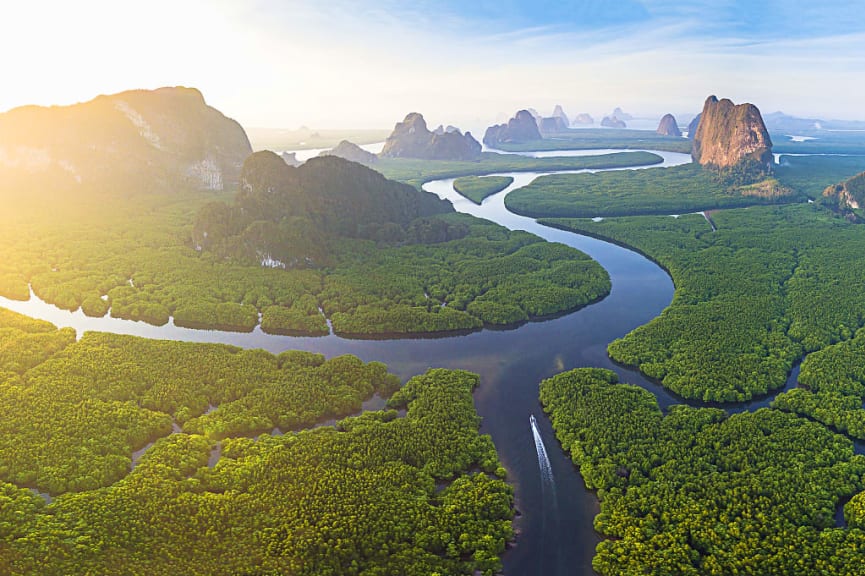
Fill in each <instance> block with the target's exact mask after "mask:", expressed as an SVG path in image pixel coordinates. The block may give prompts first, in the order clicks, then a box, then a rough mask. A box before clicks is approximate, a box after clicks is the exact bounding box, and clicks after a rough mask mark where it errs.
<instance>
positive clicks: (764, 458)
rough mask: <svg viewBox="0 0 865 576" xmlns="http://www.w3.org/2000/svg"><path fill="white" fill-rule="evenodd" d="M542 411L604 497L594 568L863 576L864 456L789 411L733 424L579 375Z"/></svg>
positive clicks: (549, 394) (549, 385) (547, 394)
mask: <svg viewBox="0 0 865 576" xmlns="http://www.w3.org/2000/svg"><path fill="white" fill-rule="evenodd" d="M540 398H541V403H542V404H543V406H544V410H545V411H546V412H547V413H549V414H550V417H551V419H552V422H553V427H554V428H555V430H556V435H557V437H558V439H559V441H560V442H561V443H562V447H563V448H564V449H565V450H566V451H567V452H568V453H569V454H570V455H571V457H572V459H573V461H574V463H575V464H577V465H578V466H579V467H580V472H581V474H582V476H583V478H584V479H585V481H586V485H587V486H588V487H589V488H591V489H595V490H597V491H598V497H599V498H600V500H601V510H600V514H599V515H598V516H597V517H596V518H595V528H596V529H597V530H598V531H599V532H601V533H602V534H604V535H605V536H607V537H608V538H610V539H608V540H604V541H602V542H601V543H600V544H599V545H598V553H597V556H596V557H595V558H594V560H593V566H594V568H595V570H597V571H598V572H599V573H601V574H603V575H613V574H683V575H689V574H692V575H695V576H696V575H702V574H737V573H738V574H762V575H776V574H777V575H781V574H830V573H831V574H849V575H853V574H859V573H861V570H862V555H863V553H865V532H863V530H862V528H863V527H865V523H863V522H862V520H863V518H865V516H863V513H862V512H863V506H862V502H863V494H865V492H863V493H860V494H859V495H858V496H856V497H854V498H853V499H852V500H851V501H850V503H848V504H847V506H846V507H845V513H846V516H847V521H848V524H849V526H850V527H851V528H849V529H838V528H832V526H833V516H834V512H835V508H836V507H837V506H838V505H839V503H840V502H841V501H842V499H844V498H846V497H849V496H852V495H853V494H855V493H856V492H858V491H860V490H862V489H863V488H865V481H863V475H865V457H863V456H856V455H854V453H853V446H852V443H851V442H850V440H849V439H846V438H844V437H842V436H840V435H837V434H833V433H831V432H829V431H828V430H826V429H825V428H824V427H823V426H821V425H819V424H816V423H813V422H809V421H807V420H805V419H802V418H798V417H796V416H794V415H791V414H785V413H783V412H779V411H776V410H770V409H762V410H758V411H757V412H755V413H743V414H738V415H735V416H730V417H727V416H726V415H725V414H724V412H723V411H721V410H719V409H714V408H699V409H696V408H690V407H687V406H673V407H671V408H670V410H669V412H668V413H667V414H666V415H663V414H662V413H661V411H660V409H659V408H658V405H657V402H656V401H655V399H654V397H653V396H652V395H651V393H649V392H647V391H645V390H643V389H641V388H638V387H635V386H629V385H624V384H618V383H617V379H616V375H615V374H614V373H613V372H610V371H606V370H598V369H578V370H573V371H570V372H566V373H563V374H560V375H558V376H555V377H553V378H550V379H548V380H545V381H543V382H542V383H541V389H540Z"/></svg>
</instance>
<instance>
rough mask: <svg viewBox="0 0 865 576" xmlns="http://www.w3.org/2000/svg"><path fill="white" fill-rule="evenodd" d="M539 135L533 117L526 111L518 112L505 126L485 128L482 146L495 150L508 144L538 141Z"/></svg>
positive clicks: (497, 125)
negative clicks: (501, 145)
mask: <svg viewBox="0 0 865 576" xmlns="http://www.w3.org/2000/svg"><path fill="white" fill-rule="evenodd" d="M540 139H541V133H540V131H539V130H538V124H537V121H536V120H535V117H534V116H532V113H531V112H529V111H528V110H520V111H519V112H517V114H516V116H514V117H513V118H511V119H510V120H508V123H507V124H496V125H495V126H490V127H489V128H487V131H486V133H485V134H484V144H486V145H487V146H490V147H491V148H495V147H496V146H497V145H499V144H504V143H509V142H530V141H532V140H540Z"/></svg>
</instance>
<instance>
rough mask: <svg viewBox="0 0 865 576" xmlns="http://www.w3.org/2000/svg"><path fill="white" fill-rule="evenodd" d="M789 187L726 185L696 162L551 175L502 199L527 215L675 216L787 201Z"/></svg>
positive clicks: (773, 183) (771, 183)
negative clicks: (707, 210) (714, 209)
mask: <svg viewBox="0 0 865 576" xmlns="http://www.w3.org/2000/svg"><path fill="white" fill-rule="evenodd" d="M796 199H797V196H796V195H795V194H794V193H793V191H792V190H790V189H788V188H785V187H783V186H779V185H778V182H777V181H775V180H771V179H770V180H766V181H764V182H762V183H761V184H759V185H753V186H745V187H742V186H730V185H727V184H724V183H722V182H720V181H719V179H718V178H717V177H716V176H715V175H713V174H712V173H711V172H709V171H708V170H703V169H702V168H701V167H700V166H699V165H696V164H684V165H682V166H674V167H671V168H652V169H648V170H621V171H614V172H598V173H595V174H552V175H549V176H542V177H540V178H537V179H535V181H534V182H532V183H531V184H529V185H528V186H524V187H522V188H519V189H517V190H514V191H513V192H511V193H510V194H508V195H507V196H506V197H505V206H507V208H508V210H511V211H512V212H516V213H517V214H522V215H524V216H531V217H533V218H543V217H571V218H590V217H595V216H625V215H638V214H679V213H684V212H696V211H698V210H706V209H712V208H722V207H723V208H731V207H739V206H750V205H752V204H763V203H776V202H790V201H793V200H796Z"/></svg>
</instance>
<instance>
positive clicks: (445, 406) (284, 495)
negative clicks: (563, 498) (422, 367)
mask: <svg viewBox="0 0 865 576" xmlns="http://www.w3.org/2000/svg"><path fill="white" fill-rule="evenodd" d="M85 340H86V341H82V346H78V345H72V346H70V347H69V348H68V350H70V351H71V353H70V355H69V356H68V357H62V355H61V356H58V357H57V358H55V359H54V360H50V361H49V362H48V363H47V364H46V365H45V366H44V368H43V369H41V372H42V377H41V378H47V377H49V375H50V377H51V378H53V379H54V383H55V384H56V385H59V386H62V387H63V388H62V390H60V391H59V393H57V394H53V395H51V394H44V393H43V396H44V401H45V402H46V403H47V406H48V409H49V410H50V412H51V413H52V416H53V418H50V417H48V416H47V415H46V417H45V418H44V420H45V421H44V422H37V423H33V424H32V425H31V428H32V429H33V430H34V431H37V430H38V431H39V433H40V434H39V435H35V434H30V435H28V436H26V437H22V436H21V435H19V436H18V450H24V449H28V450H31V451H32V452H33V453H34V454H36V453H38V454H39V458H40V459H41V460H44V461H46V462H50V463H51V465H52V466H55V467H59V466H63V465H66V466H80V469H79V470H78V473H79V474H81V475H82V476H84V475H86V474H96V473H98V469H96V470H94V469H92V468H91V467H90V466H88V464H90V462H88V458H87V454H90V453H91V452H92V453H93V454H101V453H103V452H104V451H105V449H106V448H108V446H107V442H108V441H109V440H110V439H111V438H114V439H116V438H122V437H123V436H124V435H125V436H132V435H134V434H135V433H137V432H139V430H138V429H137V428H134V427H133V426H132V425H133V423H134V422H135V420H134V418H132V417H133V416H135V415H136V414H142V415H145V414H146V415H148V418H150V419H156V420H162V419H168V421H169V422H170V418H169V417H168V416H167V415H166V414H160V413H158V412H155V411H152V410H149V409H147V408H143V407H139V406H138V405H137V404H138V403H148V402H149V403H151V404H152V403H171V402H174V401H182V402H186V401H193V402H198V401H199V400H201V401H207V400H210V399H209V398H206V396H207V395H208V394H211V393H216V394H226V395H237V394H241V395H242V394H243V392H242V389H243V388H244V387H246V388H252V390H251V391H249V392H248V393H247V394H246V395H245V396H242V397H241V399H239V400H235V401H229V402H228V404H227V405H220V407H219V408H218V409H217V410H216V411H215V412H212V413H211V414H210V415H208V416H207V417H209V416H216V415H217V414H218V413H219V412H220V411H222V410H223V407H224V406H232V405H234V404H237V403H238V402H243V399H244V398H246V399H248V398H251V397H252V396H254V395H255V394H256V393H257V392H261V391H262V390H264V389H266V388H271V389H273V390H274V392H277V391H278V394H285V396H284V397H282V398H276V401H277V403H282V404H283V405H282V406H274V405H273V402H272V401H273V400H274V398H273V397H271V398H267V399H266V400H268V401H267V402H264V403H260V404H259V405H258V408H257V410H260V411H262V413H261V414H260V417H265V418H266V414H264V413H263V411H267V410H276V411H283V412H286V411H296V412H298V413H300V411H302V410H308V409H310V408H312V407H313V406H311V405H310V402H309V400H310V398H309V397H308V394H309V393H311V394H313V396H315V395H327V394H328V391H330V390H332V391H334V392H336V393H337V394H339V395H345V394H348V395H349V396H353V395H355V394H358V393H362V394H367V393H371V392H372V388H373V386H372V384H373V382H372V381H371V380H370V379H369V378H370V377H372V378H373V379H378V381H379V384H378V385H379V387H380V389H379V392H385V391H387V390H391V389H392V384H393V377H392V376H387V375H386V371H385V369H384V366H382V365H380V364H375V363H373V364H366V365H364V364H363V363H361V362H360V361H359V360H357V359H356V358H350V357H341V358H335V359H332V360H329V361H324V359H323V358H322V357H320V356H318V355H315V354H308V353H298V352H289V353H285V354H281V355H279V356H277V357H273V356H270V355H269V354H266V353H263V352H261V351H248V352H241V351H238V350H236V349H231V348H229V347H224V346H222V347H218V346H207V347H201V346H193V345H184V344H178V343H164V342H161V343H160V342H149V341H146V340H142V339H134V338H133V339H129V338H120V337H115V336H111V335H104V334H96V335H87V336H85ZM75 348H77V349H76V350H73V349H75ZM85 348H86V349H85ZM73 357H74V360H73ZM244 357H245V358H244ZM166 360H171V361H173V362H174V363H172V364H168V363H166V362H165V361H166ZM83 361H86V363H84V364H78V363H76V362H83ZM136 363H137V364H138V365H137V366H136V365H135V364H136ZM214 363H216V364H214ZM58 364H59V366H58ZM118 364H119V365H118ZM58 369H59V371H58ZM202 369H203V370H208V371H209V373H208V374H205V375H204V380H205V382H204V383H203V384H202V383H200V382H197V381H196V379H190V380H189V381H187V380H186V379H185V374H186V373H188V374H192V373H198V372H200V371H201V370H202ZM64 370H65V373H63V371H64ZM154 371H156V372H160V373H158V374H154ZM262 372H263V373H264V374H271V375H275V374H277V373H282V374H283V375H282V376H279V377H278V379H282V383H281V384H277V383H272V385H261V384H259V383H258V378H259V375H260V373H262ZM34 379H35V380H36V381H35V382H33V383H29V384H26V383H25V384H22V383H20V382H18V383H15V382H6V383H5V384H2V387H3V393H4V394H6V395H8V394H9V393H10V389H16V390H17V392H18V393H20V394H23V395H26V394H28V393H29V391H30V390H32V389H34V388H42V387H44V384H47V383H43V382H41V381H39V380H40V377H34ZM304 381H307V382H308V384H309V386H307V389H308V391H307V393H303V394H300V395H298V394H297V393H296V392H294V391H293V390H292V389H293V388H294V387H295V386H296V385H298V384H302V383H303V382H304ZM67 382H68V385H67V384H66V383H67ZM73 382H75V383H80V382H89V383H90V384H89V388H90V389H88V390H81V389H78V388H76V387H75V385H74V384H73ZM477 383H478V377H477V376H475V375H473V374H470V373H467V372H461V371H447V370H431V371H430V372H428V373H427V374H425V375H423V376H418V377H416V378H414V379H412V380H411V381H409V382H408V383H407V384H406V386H405V387H404V388H403V389H402V390H400V391H399V392H397V393H396V394H395V395H394V396H393V397H392V398H391V400H390V405H391V406H392V408H394V409H391V410H387V411H383V412H373V413H365V414H363V415H361V416H358V417H353V418H348V419H346V420H343V421H342V422H340V423H338V425H337V427H336V428H333V427H324V428H319V429H315V430H311V431H303V432H299V433H289V434H286V435H284V436H270V435H262V436H260V437H259V438H258V439H251V438H243V437H235V438H226V439H224V440H222V441H221V443H220V444H219V445H218V448H219V450H220V452H215V450H217V444H215V442H214V440H215V438H218V437H221V434H208V435H206V436H202V435H196V434H187V433H176V434H172V435H170V436H165V435H166V434H167V433H168V432H169V431H170V424H169V426H168V428H167V430H166V429H160V430H159V435H161V436H165V437H162V438H160V439H159V440H157V441H156V443H155V444H154V445H153V446H152V447H150V448H149V449H148V450H147V452H146V453H145V454H144V456H143V457H142V458H141V461H140V462H139V464H138V466H137V467H135V469H134V470H132V471H131V472H130V473H128V475H125V474H126V471H127V470H128V464H129V460H128V458H122V457H119V456H113V461H112V462H113V463H115V464H120V466H114V467H115V468H117V469H118V470H119V471H122V472H123V475H125V477H123V478H122V479H119V480H117V479H116V478H115V480H117V481H116V482H115V483H113V484H112V485H110V486H108V487H105V488H101V489H98V490H92V489H91V488H94V487H95V486H87V485H84V484H83V483H79V484H75V485H71V484H70V485H69V486H67V488H70V489H75V490H84V491H81V492H77V493H67V494H64V495H63V496H60V497H58V498H56V499H55V500H54V501H53V502H52V503H51V504H46V503H45V501H44V500H43V499H42V498H40V497H39V496H37V495H35V494H33V493H32V492H30V491H29V490H25V489H19V488H17V487H15V486H14V485H12V484H8V483H2V482H0V494H2V497H0V551H2V552H0V571H2V572H3V573H4V574H10V575H16V574H21V575H24V574H37V573H38V574H46V575H62V574H73V573H74V574H79V573H91V574H115V573H130V574H154V575H168V574H178V573H182V574H208V575H210V574H225V575H233V574H251V573H260V574H285V573H291V574H300V575H302V574H308V575H322V574H324V575H338V574H340V575H341V574H408V575H422V574H423V575H426V574H436V573H438V574H466V575H468V574H474V573H483V574H485V575H492V574H494V573H496V572H497V571H499V570H500V569H501V562H500V560H499V555H501V553H502V552H503V551H504V549H505V544H506V542H507V541H509V540H510V539H512V538H513V531H512V529H511V526H510V520H511V517H512V515H513V509H512V502H513V496H512V491H511V489H510V487H508V486H507V485H506V484H505V483H504V482H503V481H502V480H500V479H496V478H495V477H494V475H503V474H504V470H503V468H502V467H501V465H500V464H499V462H498V459H497V456H496V453H495V449H494V447H493V444H492V441H491V440H490V438H489V437H488V436H481V435H479V434H478V426H479V418H478V417H477V415H476V414H475V411H474V407H473V404H472V389H473V388H474V387H475V386H476V385H477ZM353 387H356V388H357V390H354V388H353ZM88 395H93V396H95V397H94V398H93V399H88V400H80V399H78V398H76V396H88ZM304 396H307V397H304ZM97 397H98V398H97ZM110 397H124V398H125V400H108V398H110ZM136 397H137V398H138V400H136V399H135V398H136ZM172 398H173V399H174V400H172ZM97 404H104V405H109V406H118V407H122V409H123V410H124V411H125V412H126V414H124V415H123V418H122V419H118V420H117V421H114V422H111V426H106V427H103V426H102V425H101V422H100V420H99V417H100V416H101V415H100V414H99V413H96V412H95V411H94V410H93V408H94V406H96V405H97ZM325 404H327V405H329V406H331V409H336V410H339V409H340V408H338V407H337V406H339V404H338V403H334V404H333V405H331V404H330V400H327V401H326V402H325ZM187 405H188V404H187ZM64 407H67V408H64ZM35 408H36V407H29V406H22V405H20V404H19V405H18V406H16V408H15V409H14V410H13V412H15V413H17V412H22V413H25V414H27V415H28V416H29V417H30V418H33V417H37V416H38V415H39V412H38V410H36V411H34V409H35ZM396 408H407V413H406V415H405V417H402V418H400V417H398V413H397V411H396V410H395V409H396ZM64 410H65V413H64ZM179 410H182V408H181V409H179ZM4 414H6V415H9V414H10V411H9V409H8V408H4ZM67 416H74V417H75V422H74V423H71V424H70V423H64V422H63V420H65V418H66V417H67ZM207 417H201V418H198V419H197V420H198V421H202V420H203V419H204V418H207ZM216 417H217V419H219V418H223V419H225V418H226V417H227V414H225V413H223V414H222V416H216ZM21 420H22V422H20V423H19V424H21V425H26V421H25V420H24V418H23V417H22V418H21ZM195 420H196V419H193V420H189V421H188V422H187V424H191V423H192V422H194V421H195ZM40 426H41V427H40ZM5 427H6V424H5V423H4V428H5ZM58 427H61V428H63V427H65V428H66V429H63V430H60V429H56V428H58ZM70 427H74V428H75V429H76V430H77V431H78V432H79V436H78V437H76V438H70V440H69V442H70V446H71V445H72V444H73V443H74V444H75V450H72V451H71V452H70V453H69V454H66V455H64V454H62V451H61V450H60V449H59V448H58V447H57V445H56V444H54V443H53V442H57V441H58V440H62V441H63V442H64V443H65V442H66V436H65V434H66V433H67V432H68V429H69V428H70ZM10 428H11V426H10ZM55 429H56V430H55ZM12 432H13V431H11V430H4V431H3V435H2V436H3V438H4V439H6V438H7V435H8V434H10V433H12ZM105 434H109V435H110V438H105V437H103V435H105ZM46 436H47V438H46ZM52 436H53V439H51V438H52ZM4 442H9V440H4ZM2 453H3V454H4V456H2V457H0V458H2V467H0V468H2V470H3V471H4V476H6V477H10V476H12V477H14V476H17V475H18V474H19V471H20V470H22V467H25V466H27V465H28V462H27V461H26V460H25V459H24V458H23V457H22V459H21V461H19V462H10V461H9V460H7V458H6V456H5V455H6V454H8V451H7V450H3V451H2ZM214 454H219V458H218V461H216V462H215V465H214V461H213V460H214V458H213V455H214ZM106 458H107V459H111V458H112V456H107V457H106ZM209 460H210V462H209ZM29 465H31V466H32V464H29ZM470 470H471V471H473V472H471V473H469V471H470Z"/></svg>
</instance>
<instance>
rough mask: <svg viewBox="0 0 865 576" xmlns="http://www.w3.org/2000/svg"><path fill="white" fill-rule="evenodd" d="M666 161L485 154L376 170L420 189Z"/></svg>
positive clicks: (393, 161)
mask: <svg viewBox="0 0 865 576" xmlns="http://www.w3.org/2000/svg"><path fill="white" fill-rule="evenodd" d="M663 161H664V159H663V158H661V157H660V156H658V155H657V154H652V153H651V152H616V153H612V154H602V155H600V156H572V157H564V156H563V157H557V158H530V157H528V156H520V155H519V154H496V153H494V152H484V153H483V154H482V155H481V159H480V160H478V161H476V162H468V161H451V160H412V159H409V158H382V159H380V160H379V162H378V163H377V164H376V165H375V169H376V170H378V171H379V172H381V173H382V174H384V175H385V176H386V177H387V178H390V179H392V180H398V181H400V182H406V183H407V184H412V185H413V186H416V187H420V186H421V184H423V183H424V182H429V181H430V180H437V179H441V178H457V177H460V176H484V175H487V174H496V173H499V172H550V171H555V170H586V169H596V170H597V169H601V168H627V167H629V166H651V165H652V164H660V163H661V162H663Z"/></svg>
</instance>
